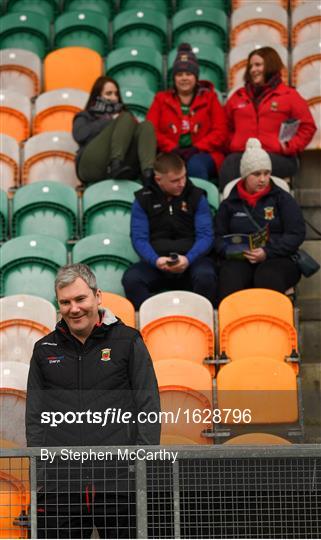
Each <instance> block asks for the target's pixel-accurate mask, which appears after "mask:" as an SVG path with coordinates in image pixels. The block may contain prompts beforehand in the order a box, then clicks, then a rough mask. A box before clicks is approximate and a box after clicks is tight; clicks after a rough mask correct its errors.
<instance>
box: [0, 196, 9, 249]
mask: <svg viewBox="0 0 321 540" xmlns="http://www.w3.org/2000/svg"><path fill="white" fill-rule="evenodd" d="M7 236H8V197H7V193H6V192H5V191H3V190H2V189H0V241H1V242H3V241H4V240H6V239H7Z"/></svg>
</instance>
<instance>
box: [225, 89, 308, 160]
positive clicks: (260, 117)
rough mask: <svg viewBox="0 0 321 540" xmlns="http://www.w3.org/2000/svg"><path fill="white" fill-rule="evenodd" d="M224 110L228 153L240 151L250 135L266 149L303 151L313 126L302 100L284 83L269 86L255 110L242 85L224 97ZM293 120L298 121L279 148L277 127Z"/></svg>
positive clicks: (243, 148)
mask: <svg viewBox="0 0 321 540" xmlns="http://www.w3.org/2000/svg"><path fill="white" fill-rule="evenodd" d="M225 110H226V114H227V120H228V128H229V150H230V152H244V150H245V147H246V142H247V140H248V139H249V138H250V137H254V138H256V139H259V141H260V142H261V144H262V147H263V148H264V150H266V151H267V152H271V153H275V154H283V155H289V156H291V155H295V154H297V153H298V152H301V151H302V150H304V148H305V147H306V146H307V145H308V144H309V142H310V141H311V139H312V137H313V135H314V133H315V131H316V129H317V128H316V125H315V122H314V120H313V117H312V115H311V113H310V110H309V107H308V104H307V102H306V101H305V99H303V97H301V96H300V94H299V93H298V92H297V91H296V90H295V89H294V88H291V87H290V86H286V85H285V84H284V83H280V84H279V85H278V86H277V87H276V88H271V89H270V92H268V93H267V94H266V95H265V96H264V97H263V99H262V101H261V102H260V103H259V105H258V107H257V109H256V108H255V105H254V103H253V101H252V99H251V97H250V96H249V94H248V93H247V90H246V88H245V87H242V88H239V89H238V90H236V91H235V92H234V93H233V94H232V95H231V97H230V98H229V99H228V100H227V103H226V105H225ZM293 119H295V120H299V121H300V124H299V127H298V130H297V132H296V134H295V135H294V136H293V137H292V139H291V140H290V141H289V142H287V143H286V145H285V149H283V148H282V146H281V144H280V141H279V131H280V127H281V124H282V123H283V122H286V121H287V120H293Z"/></svg>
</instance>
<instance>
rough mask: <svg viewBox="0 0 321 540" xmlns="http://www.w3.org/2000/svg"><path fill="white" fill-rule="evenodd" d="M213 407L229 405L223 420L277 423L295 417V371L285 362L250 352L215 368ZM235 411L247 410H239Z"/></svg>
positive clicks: (238, 422) (294, 420)
mask: <svg viewBox="0 0 321 540" xmlns="http://www.w3.org/2000/svg"><path fill="white" fill-rule="evenodd" d="M216 385H217V408H218V409H220V410H223V409H231V410H232V411H233V413H231V414H230V415H229V416H228V418H227V419H226V422H225V423H226V424H233V425H240V424H250V425H253V424H280V423H289V422H291V423H292V422H296V421H297V420H298V398H297V382H296V375H295V373H294V371H293V369H292V368H291V366H289V365H288V364H285V363H282V362H279V361H278V360H275V359H274V358H267V357H262V356H254V357H251V358H243V359H242V361H240V362H231V363H229V364H227V365H224V366H223V367H222V368H221V369H220V370H219V372H218V374H217V378H216ZM235 410H237V411H249V412H248V414H247V413H244V415H243V414H239V413H238V412H237V413H235Z"/></svg>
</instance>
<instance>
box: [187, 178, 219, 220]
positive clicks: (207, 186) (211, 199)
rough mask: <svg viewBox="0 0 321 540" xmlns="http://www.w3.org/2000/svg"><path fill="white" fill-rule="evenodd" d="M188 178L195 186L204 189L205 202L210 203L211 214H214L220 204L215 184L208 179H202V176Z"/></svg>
mask: <svg viewBox="0 0 321 540" xmlns="http://www.w3.org/2000/svg"><path fill="white" fill-rule="evenodd" d="M190 180H191V181H192V182H193V184H194V185H195V186H197V187H198V188H201V189H203V190H204V191H206V194H207V202H208V204H209V205H210V208H211V211H212V214H216V212H217V209H218V207H219V204H220V199H219V193H218V189H217V187H216V186H215V184H212V183H211V182H209V181H208V180H203V178H194V177H191V178H190Z"/></svg>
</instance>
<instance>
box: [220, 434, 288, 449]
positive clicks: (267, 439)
mask: <svg viewBox="0 0 321 540" xmlns="http://www.w3.org/2000/svg"><path fill="white" fill-rule="evenodd" d="M223 444H229V445H234V444H240V445H246V444H250V445H252V444H253V445H257V444H259V445H263V446H267V445H270V444H286V445H288V444H292V443H290V441H288V440H287V439H283V437H278V436H277V435H271V434H270V433H246V434H245V435H238V437H233V438H232V439H229V440H228V441H226V442H225V443H223Z"/></svg>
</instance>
